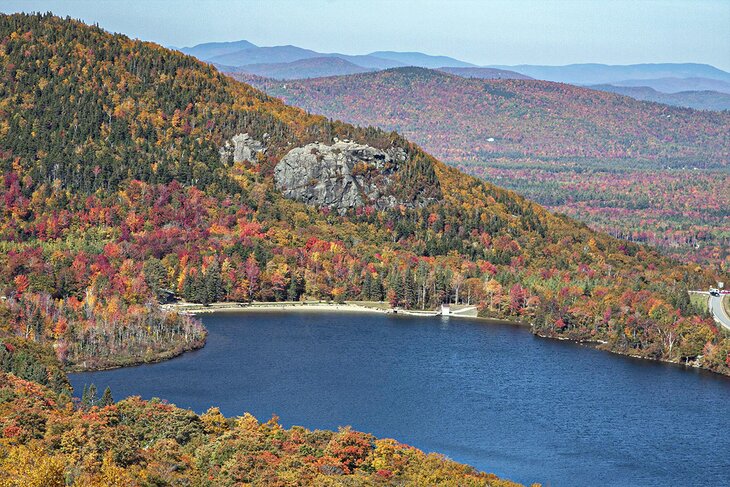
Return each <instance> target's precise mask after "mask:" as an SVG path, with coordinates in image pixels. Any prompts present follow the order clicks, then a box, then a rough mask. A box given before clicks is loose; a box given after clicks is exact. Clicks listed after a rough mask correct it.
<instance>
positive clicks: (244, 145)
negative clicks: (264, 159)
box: [219, 134, 267, 165]
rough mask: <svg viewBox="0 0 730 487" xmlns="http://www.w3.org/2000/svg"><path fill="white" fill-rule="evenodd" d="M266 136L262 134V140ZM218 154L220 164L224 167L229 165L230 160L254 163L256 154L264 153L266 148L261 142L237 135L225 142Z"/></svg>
mask: <svg viewBox="0 0 730 487" xmlns="http://www.w3.org/2000/svg"><path fill="white" fill-rule="evenodd" d="M266 136H267V134H264V138H266ZM219 152H220V155H221V162H223V164H226V165H228V164H230V163H231V159H233V162H244V161H245V162H251V163H256V162H257V159H256V156H257V154H259V153H261V154H263V153H265V152H266V147H265V146H264V144H263V142H261V141H258V140H256V139H253V138H251V136H250V135H248V134H237V135H234V136H233V137H232V138H231V140H229V141H226V144H225V145H224V146H223V147H221V148H220V150H219Z"/></svg>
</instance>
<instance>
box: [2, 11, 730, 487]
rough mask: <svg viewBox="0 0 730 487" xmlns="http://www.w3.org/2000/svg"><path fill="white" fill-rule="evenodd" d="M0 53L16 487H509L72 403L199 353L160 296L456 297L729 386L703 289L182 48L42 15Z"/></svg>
mask: <svg viewBox="0 0 730 487" xmlns="http://www.w3.org/2000/svg"><path fill="white" fill-rule="evenodd" d="M0 39H1V42H0V45H2V53H3V55H2V56H1V57H0V66H1V67H2V71H3V73H4V76H2V77H0V94H2V96H1V97H0V174H1V175H2V176H0V200H1V201H2V202H3V204H2V206H0V240H1V242H2V245H1V246H0V263H1V264H2V265H0V293H1V294H2V297H3V298H4V299H0V320H2V322H1V323H0V325H1V326H0V339H2V345H1V346H0V355H1V357H0V358H2V360H0V367H2V374H0V389H2V391H0V397H2V398H3V402H2V404H3V408H2V410H1V411H0V423H1V425H0V426H2V427H1V428H0V435H1V436H2V438H3V445H4V455H3V457H2V458H0V462H2V463H1V464H0V465H2V468H3V469H6V471H10V470H11V469H15V470H12V472H14V473H11V474H9V475H10V478H13V479H16V478H17V479H19V480H18V482H17V483H18V484H19V485H20V484H22V485H24V484H28V485H63V484H64V483H65V482H66V480H67V479H69V478H71V477H73V479H74V480H77V481H78V483H80V484H82V483H83V484H84V485H86V484H89V485H94V484H101V485H134V484H138V483H139V484H141V483H154V484H165V483H166V484H173V485H174V484H180V485H185V484H196V483H203V484H211V485H221V484H223V485H226V484H232V483H244V482H246V483H254V484H261V485H266V484H271V483H280V482H282V479H284V478H285V479H287V480H286V482H288V483H292V484H299V485H319V484H323V483H332V481H333V480H332V479H333V478H334V479H335V480H336V481H337V482H344V483H363V482H364V483H371V484H373V485H376V484H380V483H382V482H390V483H393V484H395V483H397V484H409V483H414V484H418V483H426V484H429V483H432V480H431V479H436V480H435V481H436V482H438V481H440V479H448V481H450V482H453V483H454V484H455V485H467V484H468V485H500V482H501V485H509V484H506V483H504V482H503V481H500V480H498V479H496V478H495V477H494V476H491V475H488V474H482V473H477V472H475V471H474V469H472V468H469V467H467V466H463V465H458V464H456V463H453V462H450V461H447V460H444V459H443V458H442V457H439V456H426V455H424V454H422V453H421V452H418V451H417V450H412V449H410V448H407V447H405V446H403V445H401V444H399V443H397V442H395V441H392V440H376V439H374V438H373V437H371V436H370V435H365V434H363V433H357V432H354V431H351V430H350V429H347V428H345V429H342V430H341V431H339V432H337V433H334V432H326V431H325V432H321V431H317V432H309V431H307V430H305V429H303V428H294V429H291V430H285V429H284V428H282V427H281V426H280V425H279V424H278V422H277V420H276V419H275V418H272V420H271V421H269V422H266V423H263V424H261V423H259V422H258V421H257V420H256V419H255V418H253V417H251V416H250V415H244V416H242V417H239V418H225V417H223V416H222V415H221V414H220V412H219V411H218V410H217V409H215V408H212V409H210V410H209V411H208V412H207V413H205V414H203V415H196V414H194V413H192V412H190V411H186V410H182V409H179V408H176V407H174V406H172V405H169V404H166V403H165V402H164V401H160V400H153V401H143V400H141V399H139V398H128V399H126V400H123V401H120V402H118V403H116V404H113V405H112V404H109V403H111V402H113V401H111V398H109V396H108V395H106V394H105V397H104V399H103V401H102V400H100V399H99V398H98V396H96V394H94V393H89V392H88V391H87V393H86V394H85V397H84V400H83V401H82V402H81V403H80V404H74V403H72V402H71V401H70V400H69V390H68V387H67V385H66V383H65V381H64V380H63V377H62V376H59V372H58V370H59V363H60V364H62V365H63V367H65V368H75V369H84V368H98V367H102V368H103V367H111V366H120V365H129V364H134V363H143V362H146V361H154V360H161V359H165V358H169V357H171V356H174V355H175V354H177V353H182V352H183V351H185V350H189V349H191V348H194V347H196V346H200V345H201V343H200V342H201V341H204V340H205V331H204V329H203V328H202V325H201V324H200V322H199V321H197V320H196V319H194V318H191V317H189V316H181V315H178V314H176V313H174V312H167V311H165V310H164V309H162V308H160V306H159V302H160V301H161V300H166V299H175V297H176V296H182V297H184V298H185V299H187V300H188V301H194V302H200V303H203V304H208V303H210V302H213V301H220V300H228V301H251V300H260V301H283V300H295V301H296V300H300V299H304V298H311V299H317V300H326V301H330V300H331V301H337V302H341V301H343V300H352V299H363V300H371V301H385V300H387V301H388V302H389V303H390V305H391V306H394V307H396V306H397V307H399V308H402V309H409V308H416V309H428V308H436V307H438V306H439V305H440V304H441V303H445V302H451V303H458V304H464V303H470V304H475V305H477V306H478V308H479V312H480V314H481V316H485V317H502V318H507V319H512V320H520V321H522V322H525V323H529V324H530V325H529V326H530V327H531V329H532V330H533V332H534V333H536V334H539V335H541V336H546V337H556V338H567V339H572V340H580V341H586V342H591V343H594V344H595V345H596V346H597V347H600V348H603V349H605V350H610V351H613V352H616V353H622V354H630V355H633V356H639V357H644V358H648V359H656V360H667V361H672V362H678V363H691V364H693V365H696V366H698V367H702V368H705V369H708V370H713V371H715V372H718V373H723V374H730V368H729V367H728V363H730V360H729V358H730V340H728V339H726V338H725V337H723V336H722V335H721V334H720V333H719V331H718V330H717V328H716V327H715V325H714V324H713V322H712V320H711V319H710V318H708V317H706V316H705V313H706V310H705V309H704V307H702V306H696V305H695V304H693V303H692V301H691V300H690V298H689V295H688V293H687V288H688V287H689V288H699V287H701V286H706V285H707V283H708V282H712V281H713V280H716V279H717V278H718V277H719V276H718V274H716V273H714V272H710V271H708V270H703V269H701V268H699V267H698V266H686V265H682V264H680V263H678V262H675V261H672V260H670V259H667V258H665V257H663V256H662V255H660V254H659V253H658V252H656V251H655V250H653V249H651V248H649V247H646V246H642V245H637V244H633V243H630V242H626V241H622V240H617V239H615V238H612V237H610V236H608V235H606V234H603V233H600V232H596V231H594V230H591V229H589V228H588V227H587V226H585V225H583V224H581V223H578V222H576V221H574V220H572V219H570V218H568V217H565V216H562V215H554V214H552V213H550V212H548V211H546V210H545V209H544V208H542V207H541V206H539V205H537V204H535V203H533V202H531V201H528V200H526V199H524V198H523V197H521V196H519V195H517V194H515V193H513V192H510V191H507V190H504V189H501V188H499V187H497V186H495V185H493V184H490V183H486V182H484V181H480V180H479V179H477V178H474V177H471V176H468V175H466V174H464V173H462V172H460V171H458V170H457V169H454V168H450V167H448V166H446V165H444V164H443V163H441V162H440V161H438V160H437V159H435V158H434V157H433V156H431V155H429V154H428V153H426V152H424V151H423V150H422V149H420V148H419V147H418V146H417V145H415V144H413V143H411V142H409V141H408V140H406V139H405V138H403V137H402V136H400V135H399V134H397V133H394V132H390V131H384V130H381V129H377V128H373V127H368V128H358V127H355V126H352V125H349V124H346V123H343V122H338V121H332V120H329V119H327V118H326V117H324V116H321V115H312V114H309V113H307V112H305V111H304V110H302V109H299V108H294V107H291V106H287V105H285V104H284V103H282V102H281V101H279V100H276V99H274V98H272V97H270V96H267V95H266V94H265V93H263V92H261V91H259V90H257V89H254V88H253V87H251V86H249V85H246V84H243V83H240V82H237V81H235V80H233V79H231V78H229V77H227V76H224V75H222V74H220V73H219V72H217V71H216V70H215V69H214V68H213V66H211V65H210V64H207V63H203V62H200V61H198V60H196V59H195V58H193V57H190V56H187V55H184V54H182V53H180V52H175V51H171V50H167V49H164V48H161V47H160V46H158V45H155V44H151V43H145V42H141V41H139V40H133V39H130V38H128V37H126V36H123V35H118V34H117V35H112V34H109V33H107V32H105V31H104V30H102V29H100V28H98V27H94V26H86V25H84V24H82V23H80V22H77V21H73V20H70V19H66V20H64V19H60V18H58V17H54V16H52V15H50V14H45V15H40V14H38V15H20V14H18V15H11V16H8V15H3V16H0ZM408 72H409V70H405V71H403V70H401V71H398V70H396V72H390V73H386V74H387V75H388V76H400V75H401V74H403V73H408ZM410 72H415V73H416V74H418V73H421V75H422V76H424V77H427V76H433V75H432V74H429V73H431V72H427V71H426V70H416V71H413V69H412V68H411V70H410ZM436 74H437V75H438V76H440V77H442V79H445V80H446V81H442V83H447V84H450V83H454V84H455V85H456V86H459V84H461V83H465V82H467V81H469V82H475V81H478V82H479V83H484V81H481V80H465V79H463V78H458V77H456V76H450V75H447V74H444V73H436ZM354 76H355V77H359V76H366V75H354ZM407 82H408V83H411V81H407ZM516 82H517V81H516V80H500V81H499V83H502V86H500V87H499V88H498V89H497V88H495V89H493V90H492V91H488V90H486V89H485V86H484V85H482V88H481V89H482V95H481V96H484V95H485V93H486V94H487V95H489V96H494V97H504V96H506V93H508V91H507V90H508V89H514V88H510V87H511V86H512V85H513V84H514V83H516ZM493 83H494V82H493ZM520 83H523V84H525V83H526V84H527V86H531V87H532V88H533V89H538V88H540V89H543V90H547V91H548V92H549V91H550V90H558V95H559V94H560V92H559V89H560V86H557V87H555V86H551V85H548V86H547V88H545V86H544V85H542V84H540V83H539V82H534V81H520ZM520 86H522V85H520ZM386 88H387V89H389V90H393V91H394V93H395V92H396V91H397V90H395V88H396V87H395V86H393V85H392V84H389V85H386ZM576 89H577V88H576ZM586 91H588V90H586ZM571 93H573V92H571ZM578 93H582V92H578ZM590 93H595V92H590ZM590 93H586V94H584V96H586V97H588V96H595V95H591V94H590ZM382 94H383V95H387V96H388V97H390V96H393V94H392V93H389V92H387V91H386V92H384V93H382ZM514 96H515V97H516V96H517V95H516V94H514ZM523 96H525V95H523ZM600 97H603V98H600ZM600 97H599V98H598V100H600V99H607V100H609V101H611V100H613V101H615V103H616V106H618V107H620V106H622V105H621V104H622V103H629V102H628V101H626V99H625V98H623V97H618V96H617V95H612V94H605V93H601V94H600ZM616 100H618V101H616ZM367 101H372V100H371V99H368V100H367ZM631 103H639V102H634V101H631ZM646 105H647V106H648V107H651V106H654V105H653V104H646ZM547 108H552V107H551V106H550V105H549V104H548V106H547ZM614 108H615V107H614ZM543 109H545V108H543ZM671 113H672V115H674V114H675V112H671ZM676 113H678V112H676ZM688 113H689V112H688ZM692 113H695V112H692ZM523 115H527V114H526V113H523ZM542 116H543V117H546V116H547V115H544V114H543V115H542ZM678 117H679V115H678ZM639 122H640V121H639ZM637 123H638V122H637ZM707 123H709V122H707ZM704 128H707V127H704ZM577 129H578V130H580V129H581V125H578V126H577ZM633 129H634V127H632V126H629V127H628V128H626V129H625V130H627V131H628V130H633ZM454 143H455V144H457V143H459V142H458V141H454ZM16 353H17V355H15V354H16ZM484 353H490V351H489V350H485V352H484ZM328 474H329V475H330V476H327V475H328ZM21 475H24V476H21ZM334 475H337V477H333V476H334ZM340 475H343V476H349V477H344V478H341V479H340V477H339V476H340ZM30 477H32V478H30ZM424 479H426V480H425V481H424Z"/></svg>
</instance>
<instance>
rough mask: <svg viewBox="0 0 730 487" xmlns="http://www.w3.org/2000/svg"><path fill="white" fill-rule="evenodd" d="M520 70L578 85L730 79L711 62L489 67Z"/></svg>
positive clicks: (527, 73) (528, 74) (542, 77)
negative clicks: (664, 80)
mask: <svg viewBox="0 0 730 487" xmlns="http://www.w3.org/2000/svg"><path fill="white" fill-rule="evenodd" d="M489 67H492V68H499V69H508V70H511V71H517V72H518V73H522V74H525V75H527V76H530V77H532V78H535V79H541V80H545V81H557V82H560V83H570V84H577V85H598V84H614V83H616V82H618V81H623V80H641V79H656V78H709V79H715V80H721V81H730V73H727V72H725V71H722V70H720V69H717V68H716V67H714V66H710V65H709V64H696V63H658V64H629V65H608V64H569V65H567V66H540V65H529V64H521V65H518V66H489Z"/></svg>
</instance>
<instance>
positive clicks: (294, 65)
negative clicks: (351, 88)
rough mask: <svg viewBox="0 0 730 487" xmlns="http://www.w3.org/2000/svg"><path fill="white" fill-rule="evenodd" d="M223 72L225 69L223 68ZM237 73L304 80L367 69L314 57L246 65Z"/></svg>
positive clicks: (336, 60) (344, 62)
mask: <svg viewBox="0 0 730 487" xmlns="http://www.w3.org/2000/svg"><path fill="white" fill-rule="evenodd" d="M224 70H225V68H224ZM235 71H237V72H243V73H248V74H254V75H257V76H263V77H266V78H271V79H279V80H284V79H305V78H320V77H323V76H341V75H346V74H356V73H365V72H367V71H370V70H369V69H366V68H363V67H360V66H357V65H355V64H353V63H351V62H349V61H346V60H345V59H341V58H336V57H316V58H308V59H300V60H299V61H293V62H291V63H278V64H246V65H244V66H239V67H238V68H235Z"/></svg>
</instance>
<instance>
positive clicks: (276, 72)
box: [178, 40, 730, 110]
mask: <svg viewBox="0 0 730 487" xmlns="http://www.w3.org/2000/svg"><path fill="white" fill-rule="evenodd" d="M178 50H179V51H181V52H184V53H186V54H190V55H193V56H195V57H197V58H198V59H200V60H201V61H205V62H208V63H212V64H214V65H215V66H216V67H217V68H218V69H219V70H220V71H224V72H236V73H247V74H250V75H256V76H263V77H267V78H271V79H274V80H292V79H309V78H320V77H327V76H341V75H349V74H359V73H365V72H368V71H379V70H384V69H391V68H399V67H406V66H415V67H421V68H428V69H438V70H440V71H443V72H446V73H450V74H454V75H456V76H461V77H463V78H480V79H539V80H544V81H554V82H560V83H568V84H573V85H577V86H592V85H612V86H625V87H648V88H651V89H653V90H655V91H656V92H658V93H657V94H652V93H649V92H648V91H646V90H636V89H633V90H632V89H625V90H612V89H611V90H608V91H614V92H617V93H621V94H623V95H625V96H630V97H632V98H635V99H637V100H646V101H655V102H659V103H665V104H668V105H674V106H683V107H690V108H698V109H703V110H723V109H725V107H726V102H725V101H724V97H722V96H719V95H715V94H712V93H700V92H704V91H714V92H719V93H730V73H727V72H725V71H722V70H720V69H718V68H716V67H714V66H710V65H708V64H699V63H656V64H631V65H607V64H598V63H585V64H570V65H565V66H543V65H528V64H524V65H515V66H508V65H495V66H476V65H474V64H472V63H469V62H466V61H462V60H460V59H456V58H453V57H449V56H434V55H431V54H426V53H422V52H398V51H374V52H371V53H369V54H361V55H349V54H342V53H336V52H330V53H324V52H318V51H314V50H312V49H305V48H302V47H298V46H294V45H284V46H257V45H255V44H253V43H251V42H249V41H245V40H241V41H236V42H211V43H204V44H198V45H196V46H193V47H184V48H180V49H178ZM603 91H606V90H605V89H604V90H603ZM679 92H692V93H684V94H682V95H681V96H661V95H662V94H666V93H679Z"/></svg>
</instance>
